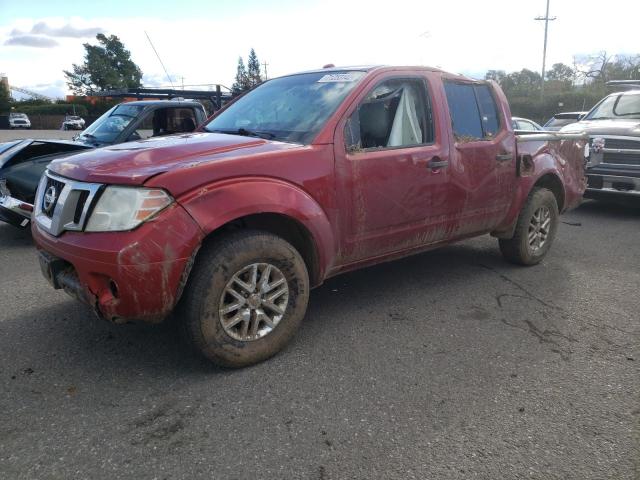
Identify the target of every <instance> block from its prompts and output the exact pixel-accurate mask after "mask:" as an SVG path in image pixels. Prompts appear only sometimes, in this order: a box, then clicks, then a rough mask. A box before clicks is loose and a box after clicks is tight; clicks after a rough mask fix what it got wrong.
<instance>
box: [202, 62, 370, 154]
mask: <svg viewBox="0 0 640 480" xmlns="http://www.w3.org/2000/svg"><path fill="white" fill-rule="evenodd" d="M364 75H365V72H331V73H326V72H319V73H304V74H300V75H291V76H288V77H281V78H276V79H274V80H269V81H268V82H265V83H264V84H262V85H260V86H259V87H257V88H256V89H255V90H253V91H251V92H249V93H247V94H246V95H245V96H244V97H242V98H240V99H238V100H237V101H236V102H235V103H234V104H233V105H230V106H229V108H227V109H226V110H225V111H223V112H222V113H220V115H218V116H217V117H215V118H214V119H213V120H211V122H209V123H208V124H207V125H205V127H204V129H205V130H206V131H208V132H220V133H231V134H236V135H251V136H257V137H264V138H268V139H274V140H280V141H283V142H293V143H302V144H308V143H310V142H311V141H312V140H313V139H314V137H315V136H316V135H317V134H318V133H319V132H320V129H321V128H322V127H323V126H324V124H325V122H326V121H327V120H328V118H329V117H330V116H331V115H332V114H333V112H335V110H336V109H337V108H338V106H339V105H340V103H341V102H342V101H343V100H344V98H345V97H346V96H347V94H348V93H349V92H350V91H351V90H353V87H354V86H355V85H356V84H357V83H358V81H359V80H360V79H361V78H362V77H363V76H364Z"/></svg>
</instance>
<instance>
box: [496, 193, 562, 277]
mask: <svg viewBox="0 0 640 480" xmlns="http://www.w3.org/2000/svg"><path fill="white" fill-rule="evenodd" d="M559 216H560V215H559V212H558V203H557V201H556V197H555V196H554V195H553V193H552V192H551V191H550V190H547V189H546V188H536V189H534V190H533V191H532V192H531V193H530V194H529V198H528V199H527V202H526V203H525V205H524V207H523V208H522V211H521V212H520V216H519V217H518V222H517V224H516V230H515V234H514V236H513V238H510V239H500V240H499V243H500V251H501V252H502V255H503V256H504V257H505V258H506V259H507V260H508V261H509V262H512V263H516V264H519V265H535V264H537V263H540V262H541V261H542V259H543V258H544V257H545V255H546V254H547V252H548V251H549V249H550V248H551V244H552V243H553V239H554V238H555V236H556V231H557V230H558V219H559Z"/></svg>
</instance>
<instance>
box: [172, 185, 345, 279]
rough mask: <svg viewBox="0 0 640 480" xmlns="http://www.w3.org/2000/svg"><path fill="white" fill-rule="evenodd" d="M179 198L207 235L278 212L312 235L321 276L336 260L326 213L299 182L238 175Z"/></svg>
mask: <svg viewBox="0 0 640 480" xmlns="http://www.w3.org/2000/svg"><path fill="white" fill-rule="evenodd" d="M177 200H178V202H179V203H180V204H181V205H182V206H183V207H184V208H185V209H186V210H187V212H189V214H190V215H191V216H192V217H193V218H194V219H195V220H196V222H198V224H199V225H200V228H202V230H203V231H204V232H205V234H207V235H208V234H209V233H211V232H213V231H214V230H216V229H218V228H220V227H221V226H223V225H225V224H227V223H229V222H232V221H234V220H237V219H239V218H242V217H246V216H248V215H255V214H260V213H276V214H281V215H284V216H287V217H290V218H292V219H294V220H296V221H298V222H299V223H300V224H302V225H303V226H304V227H305V228H306V229H307V230H308V231H309V233H310V234H311V237H312V239H313V242H314V245H315V248H316V254H317V258H318V266H319V270H320V272H319V274H320V275H319V277H320V278H321V279H322V278H324V275H325V272H326V271H327V270H328V268H329V267H330V266H331V265H333V262H334V260H335V252H336V246H335V238H334V235H333V229H332V228H331V224H330V222H329V219H328V217H327V215H326V213H325V212H324V210H323V209H322V207H321V206H320V205H319V204H318V202H316V201H315V200H314V199H313V198H312V197H311V196H310V195H309V194H308V193H306V192H305V191H304V190H302V189H301V188H300V187H298V186H296V185H292V184H290V183H288V182H285V181H282V180H277V179H273V178H256V177H245V178H234V179H231V180H225V181H221V182H216V183H212V184H210V185H207V186H205V187H202V188H198V189H197V190H194V191H190V192H187V193H186V194H184V195H182V196H181V197H180V198H178V199H177Z"/></svg>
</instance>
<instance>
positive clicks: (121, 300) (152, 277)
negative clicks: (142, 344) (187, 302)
mask: <svg viewBox="0 0 640 480" xmlns="http://www.w3.org/2000/svg"><path fill="white" fill-rule="evenodd" d="M31 228H32V232H33V238H34V240H35V242H36V245H37V247H38V249H39V260H40V266H41V269H42V273H43V275H44V276H45V278H47V280H48V281H49V282H50V283H51V285H52V286H53V287H54V288H56V289H63V290H64V291H66V292H67V293H69V294H70V295H72V296H73V297H75V298H77V299H78V300H80V301H82V302H85V303H87V304H89V305H91V306H92V307H93V308H94V310H95V312H96V313H97V314H98V316H100V317H102V318H104V319H106V320H109V321H112V322H115V323H123V322H126V321H130V320H141V321H146V322H151V323H154V322H158V321H161V320H162V319H163V318H164V317H166V316H167V315H168V314H169V313H170V312H171V310H172V309H173V307H174V306H175V304H176V303H177V301H178V300H179V298H180V295H181V294H182V289H183V287H184V285H185V283H186V280H187V277H188V275H189V272H190V269H191V265H192V264H193V260H194V258H195V253H196V252H197V250H198V246H199V245H200V242H201V241H202V238H203V233H202V230H201V229H200V227H199V226H198V225H197V224H196V223H195V221H194V220H193V219H192V218H191V217H190V216H189V215H188V214H187V213H186V211H185V210H184V209H183V208H182V207H180V206H177V205H173V206H171V207H169V208H168V209H167V210H165V211H164V212H162V213H161V214H160V215H158V217H156V218H155V219H153V220H151V221H149V222H147V223H144V224H142V225H141V226H140V227H139V228H137V229H135V230H132V231H129V232H106V233H84V232H65V233H63V234H62V235H60V236H59V237H54V236H52V235H50V234H48V233H46V232H45V231H44V230H43V229H41V228H40V227H39V226H38V224H37V222H33V224H32V227H31Z"/></svg>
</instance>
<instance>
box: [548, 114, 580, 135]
mask: <svg viewBox="0 0 640 480" xmlns="http://www.w3.org/2000/svg"><path fill="white" fill-rule="evenodd" d="M587 113H588V112H563V113H556V114H555V115H554V116H553V117H551V118H550V119H549V120H548V121H547V123H545V124H544V125H543V126H542V129H543V130H546V131H548V132H557V131H558V130H560V129H561V128H562V127H564V126H565V125H569V124H571V123H576V122H578V121H580V119H582V117H584V116H585V115H586V114H587Z"/></svg>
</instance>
